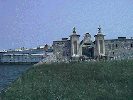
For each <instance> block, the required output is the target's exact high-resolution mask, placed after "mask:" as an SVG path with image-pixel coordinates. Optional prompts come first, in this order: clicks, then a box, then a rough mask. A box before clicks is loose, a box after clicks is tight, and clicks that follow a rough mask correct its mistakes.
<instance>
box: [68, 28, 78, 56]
mask: <svg viewBox="0 0 133 100" xmlns="http://www.w3.org/2000/svg"><path fill="white" fill-rule="evenodd" d="M79 37H80V35H77V34H76V28H75V27H74V28H73V34H72V35H70V41H71V57H76V56H78V50H79Z"/></svg>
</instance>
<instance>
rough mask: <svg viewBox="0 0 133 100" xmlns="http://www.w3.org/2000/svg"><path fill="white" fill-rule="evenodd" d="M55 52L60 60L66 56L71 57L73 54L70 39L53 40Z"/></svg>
mask: <svg viewBox="0 0 133 100" xmlns="http://www.w3.org/2000/svg"><path fill="white" fill-rule="evenodd" d="M53 54H54V55H56V57H57V59H58V60H62V59H63V58H64V57H66V58H67V59H70V56H71V43H70V40H66V41H53Z"/></svg>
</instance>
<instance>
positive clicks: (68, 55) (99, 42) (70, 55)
mask: <svg viewBox="0 0 133 100" xmlns="http://www.w3.org/2000/svg"><path fill="white" fill-rule="evenodd" d="M69 37H70V40H68V38H62V40H61V41H53V54H54V55H55V56H56V58H57V59H58V60H62V59H66V60H79V59H132V58H133V37H131V39H126V37H118V39H105V35H104V34H102V33H101V27H100V26H99V27H98V34H96V35H94V37H95V41H94V42H92V40H91V35H90V34H89V33H86V34H85V35H84V39H83V40H82V41H81V42H80V41H79V37H80V35H78V34H77V33H76V29H75V27H74V28H73V33H72V35H70V36H69Z"/></svg>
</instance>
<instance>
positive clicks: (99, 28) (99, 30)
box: [98, 25, 101, 33]
mask: <svg viewBox="0 0 133 100" xmlns="http://www.w3.org/2000/svg"><path fill="white" fill-rule="evenodd" d="M98 33H101V27H100V25H99V27H98Z"/></svg>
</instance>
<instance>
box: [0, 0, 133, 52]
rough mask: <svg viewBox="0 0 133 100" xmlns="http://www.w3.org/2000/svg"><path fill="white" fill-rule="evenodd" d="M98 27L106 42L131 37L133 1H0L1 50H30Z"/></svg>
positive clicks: (89, 31)
mask: <svg viewBox="0 0 133 100" xmlns="http://www.w3.org/2000/svg"><path fill="white" fill-rule="evenodd" d="M99 25H101V28H102V33H103V34H105V35H106V37H105V39H116V38H118V37H120V36H125V37H127V38H131V37H132V36H133V0H0V50H2V49H15V48H20V47H26V48H33V47H38V46H39V45H45V44H52V43H53V41H55V40H61V38H64V37H69V36H70V35H71V34H72V29H73V27H74V26H75V27H76V32H77V34H79V35H80V40H82V39H83V35H84V34H85V33H86V32H88V33H90V34H91V36H92V40H93V41H94V35H95V34H97V32H98V29H97V28H98V26H99Z"/></svg>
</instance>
